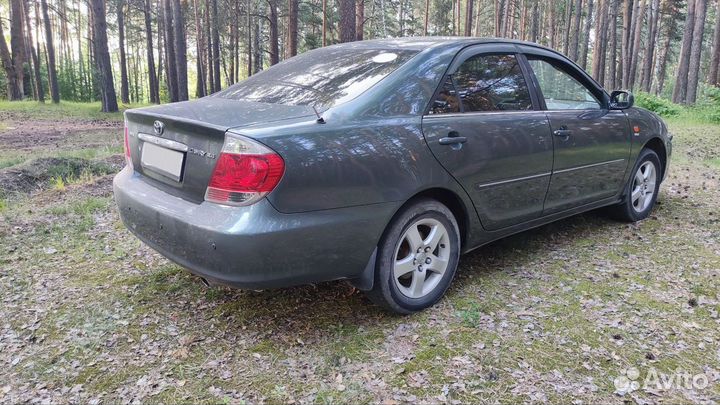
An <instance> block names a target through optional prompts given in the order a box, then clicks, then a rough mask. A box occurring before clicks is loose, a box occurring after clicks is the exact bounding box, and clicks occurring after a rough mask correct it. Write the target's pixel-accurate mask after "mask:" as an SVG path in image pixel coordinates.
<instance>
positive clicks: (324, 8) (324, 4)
mask: <svg viewBox="0 0 720 405" xmlns="http://www.w3.org/2000/svg"><path fill="white" fill-rule="evenodd" d="M322 46H327V0H322Z"/></svg>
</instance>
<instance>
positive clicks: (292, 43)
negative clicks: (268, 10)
mask: <svg viewBox="0 0 720 405" xmlns="http://www.w3.org/2000/svg"><path fill="white" fill-rule="evenodd" d="M358 4H359V3H358ZM361 39H362V38H361ZM297 42H298V0H288V21H287V45H286V46H285V57H286V58H292V57H293V56H295V55H297Z"/></svg>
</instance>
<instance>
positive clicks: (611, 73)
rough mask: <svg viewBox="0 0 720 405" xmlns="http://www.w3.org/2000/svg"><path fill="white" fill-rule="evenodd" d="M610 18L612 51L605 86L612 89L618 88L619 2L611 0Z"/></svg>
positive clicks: (609, 28)
mask: <svg viewBox="0 0 720 405" xmlns="http://www.w3.org/2000/svg"><path fill="white" fill-rule="evenodd" d="M610 1H611V4H610V17H609V18H608V32H609V38H608V41H609V43H610V50H609V52H608V56H607V66H608V74H607V77H606V79H605V85H606V86H607V87H608V88H610V89H615V88H616V87H617V83H616V78H617V15H618V0H610Z"/></svg>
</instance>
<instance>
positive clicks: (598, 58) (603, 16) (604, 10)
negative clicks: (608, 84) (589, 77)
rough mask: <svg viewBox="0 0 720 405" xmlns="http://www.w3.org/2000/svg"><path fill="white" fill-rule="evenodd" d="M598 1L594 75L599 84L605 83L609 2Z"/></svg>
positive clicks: (607, 0)
mask: <svg viewBox="0 0 720 405" xmlns="http://www.w3.org/2000/svg"><path fill="white" fill-rule="evenodd" d="M609 1H610V0H600V1H598V10H599V11H600V12H599V13H598V18H597V21H596V25H595V33H596V34H595V48H594V49H593V65H592V74H593V77H594V78H595V80H597V82H598V83H601V84H602V83H603V82H604V81H605V50H606V49H605V44H606V43H607V15H608V2H609Z"/></svg>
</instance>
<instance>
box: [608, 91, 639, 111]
mask: <svg viewBox="0 0 720 405" xmlns="http://www.w3.org/2000/svg"><path fill="white" fill-rule="evenodd" d="M634 104H635V96H633V94H632V93H631V92H629V91H625V90H615V91H613V92H612V93H610V109H611V110H625V109H627V108H630V107H632V106H633V105H634Z"/></svg>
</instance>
